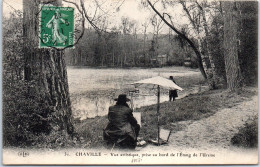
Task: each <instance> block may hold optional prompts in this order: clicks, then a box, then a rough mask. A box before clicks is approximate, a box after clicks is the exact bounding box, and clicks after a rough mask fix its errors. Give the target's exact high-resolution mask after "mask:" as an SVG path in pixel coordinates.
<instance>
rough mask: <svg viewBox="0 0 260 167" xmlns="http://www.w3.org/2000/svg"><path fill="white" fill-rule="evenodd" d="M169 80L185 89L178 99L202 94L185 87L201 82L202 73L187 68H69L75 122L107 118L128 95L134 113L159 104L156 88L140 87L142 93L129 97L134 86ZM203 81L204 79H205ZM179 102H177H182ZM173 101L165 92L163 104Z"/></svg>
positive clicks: (197, 88)
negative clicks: (150, 80) (193, 79)
mask: <svg viewBox="0 0 260 167" xmlns="http://www.w3.org/2000/svg"><path fill="white" fill-rule="evenodd" d="M158 75H160V76H162V77H165V78H169V76H173V77H174V78H175V80H176V82H177V84H178V85H179V86H180V87H182V88H183V89H184V91H181V92H180V91H179V92H178V95H179V97H178V98H182V97H184V96H186V95H187V94H189V93H196V92H198V91H200V90H201V87H200V86H199V85H192V86H188V85H189V84H187V83H185V81H186V80H188V79H189V78H191V77H197V78H200V77H201V74H200V72H199V71H198V70H194V69H189V68H185V67H164V68H152V69H140V68H131V69H93V68H75V67H68V82H69V91H70V95H71V103H72V111H73V116H74V117H75V118H80V119H86V118H93V117H96V116H103V115H106V114H107V113H108V108H109V106H111V105H113V104H115V101H114V98H116V97H117V96H118V95H119V94H121V93H125V94H128V95H130V96H129V98H131V99H132V103H131V106H132V108H133V109H134V110H138V108H139V107H142V106H147V105H151V104H156V103H157V97H156V92H157V88H156V87H152V86H150V87H146V86H140V87H138V88H137V89H138V90H139V93H132V94H129V91H131V90H134V89H135V87H134V86H133V85H131V83H133V82H136V81H139V80H141V79H146V78H150V77H155V76H158ZM201 78H202V77H201ZM178 98H177V99H178ZM167 100H169V97H168V90H167V89H162V90H161V98H160V101H161V102H164V101H167Z"/></svg>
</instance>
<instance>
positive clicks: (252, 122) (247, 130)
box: [231, 116, 258, 147]
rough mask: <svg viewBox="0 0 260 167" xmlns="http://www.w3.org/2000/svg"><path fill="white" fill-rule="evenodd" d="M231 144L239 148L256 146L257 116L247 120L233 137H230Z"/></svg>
mask: <svg viewBox="0 0 260 167" xmlns="http://www.w3.org/2000/svg"><path fill="white" fill-rule="evenodd" d="M231 143H232V144H233V145H235V146H241V147H257V146H258V116H255V117H253V118H250V119H249V120H247V121H246V122H245V124H244V126H243V127H241V128H240V129H239V131H238V133H237V134H235V136H233V137H232V139H231Z"/></svg>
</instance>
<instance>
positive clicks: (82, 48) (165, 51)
mask: <svg viewBox="0 0 260 167" xmlns="http://www.w3.org/2000/svg"><path fill="white" fill-rule="evenodd" d="M193 54H194V53H193V51H192V50H191V49H190V48H189V47H187V46H183V44H182V43H181V42H180V41H179V39H178V36H177V35H173V34H159V35H157V36H156V35H154V34H152V33H148V34H145V35H144V34H124V33H121V32H120V31H119V30H116V29H115V30H114V31H111V32H109V33H102V34H100V33H97V32H96V31H94V30H93V29H86V30H85V33H84V36H83V37H82V39H81V40H80V42H79V44H77V45H76V46H75V48H74V49H70V50H66V52H65V60H66V63H67V65H70V66H94V67H97V66H98V67H158V66H169V65H179V66H182V65H184V64H185V62H188V63H186V64H187V65H189V66H191V67H197V64H196V60H195V59H194V57H195V56H194V55H193Z"/></svg>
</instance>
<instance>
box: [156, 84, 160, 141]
mask: <svg viewBox="0 0 260 167" xmlns="http://www.w3.org/2000/svg"><path fill="white" fill-rule="evenodd" d="M159 116H160V86H159V85H158V86H157V126H158V146H159V145H160V123H159V120H160V119H159Z"/></svg>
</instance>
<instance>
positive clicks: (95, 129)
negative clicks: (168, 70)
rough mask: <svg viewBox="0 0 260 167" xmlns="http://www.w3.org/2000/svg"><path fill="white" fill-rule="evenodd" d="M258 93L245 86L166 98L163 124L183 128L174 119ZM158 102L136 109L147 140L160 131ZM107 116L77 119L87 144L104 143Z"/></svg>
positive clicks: (191, 116) (202, 114)
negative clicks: (170, 98)
mask: <svg viewBox="0 0 260 167" xmlns="http://www.w3.org/2000/svg"><path fill="white" fill-rule="evenodd" d="M255 94H257V92H256V91H253V90H252V89H244V90H243V91H241V92H239V93H233V94H231V93H230V92H227V91H226V90H214V91H207V92H203V93H199V94H193V95H189V96H188V97H185V98H183V99H179V100H176V101H175V102H164V103H161V105H160V113H161V115H160V125H161V127H162V128H166V129H171V130H172V132H173V133H175V132H176V131H179V130H181V127H179V126H176V124H175V123H177V122H180V121H188V120H191V121H192V120H199V119H202V118H206V117H209V116H211V115H213V114H214V113H215V112H216V111H217V110H219V109H222V108H231V107H233V106H235V105H236V104H237V103H239V102H242V101H245V100H249V99H250V97H252V96H253V95H255ZM156 109H157V105H151V106H146V107H141V108H139V109H137V111H138V112H141V113H142V128H141V131H140V136H141V137H143V138H144V140H148V139H150V138H155V137H156V132H157V130H156V129H157V128H156V127H157V118H156ZM107 123H108V120H107V117H106V116H104V117H96V118H93V119H87V120H83V121H80V122H77V123H75V130H76V131H77V133H78V134H79V136H80V137H82V138H84V139H85V141H86V143H87V145H85V146H86V147H95V148H96V147H103V146H104V142H103V128H105V126H106V125H107Z"/></svg>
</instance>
